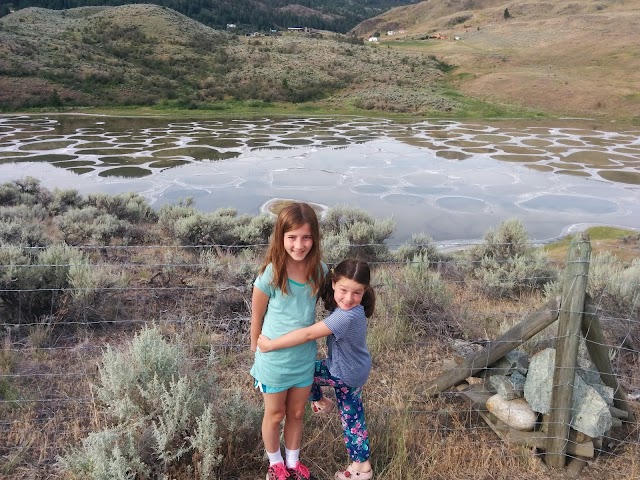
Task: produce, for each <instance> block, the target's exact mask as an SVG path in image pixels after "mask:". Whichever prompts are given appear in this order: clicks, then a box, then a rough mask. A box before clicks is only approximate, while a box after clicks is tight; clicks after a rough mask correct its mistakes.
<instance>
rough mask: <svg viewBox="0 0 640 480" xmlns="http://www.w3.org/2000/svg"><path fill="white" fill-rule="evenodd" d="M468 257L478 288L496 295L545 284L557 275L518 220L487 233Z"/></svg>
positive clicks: (511, 220)
mask: <svg viewBox="0 0 640 480" xmlns="http://www.w3.org/2000/svg"><path fill="white" fill-rule="evenodd" d="M467 258H468V259H469V262H470V267H469V270H470V273H471V275H472V276H473V277H474V278H476V279H478V280H479V288H481V289H483V290H484V291H485V293H487V294H489V295H492V296H495V297H504V296H513V295H517V294H520V293H522V292H523V291H529V290H532V289H543V288H544V285H545V284H546V283H548V282H552V281H554V280H555V279H556V278H557V270H556V269H555V268H553V267H552V266H551V265H550V262H549V261H548V259H547V258H546V256H545V254H544V253H543V252H542V251H541V250H538V249H535V248H533V246H532V245H531V242H530V241H529V236H528V234H527V231H526V230H525V228H524V226H523V225H522V223H521V222H520V220H519V219H510V220H507V221H505V222H503V223H502V224H501V225H500V226H499V227H498V229H496V230H494V229H490V230H488V231H487V233H485V235H484V243H482V244H480V245H477V246H475V247H473V248H471V249H470V250H469V251H468V254H467Z"/></svg>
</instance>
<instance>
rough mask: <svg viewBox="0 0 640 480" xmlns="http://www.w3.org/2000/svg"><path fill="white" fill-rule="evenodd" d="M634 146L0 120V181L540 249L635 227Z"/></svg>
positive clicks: (563, 139)
mask: <svg viewBox="0 0 640 480" xmlns="http://www.w3.org/2000/svg"><path fill="white" fill-rule="evenodd" d="M639 137H640V131H637V130H628V129H618V130H616V129H612V128H611V126H607V127H606V128H605V127H603V126H601V125H597V124H594V122H589V121H580V120H565V121H554V122H547V123H545V124H543V123H541V122H534V121H530V122H528V123H527V122H524V121H521V122H513V121H512V122H509V123H506V122H501V123H490V122H487V123H483V124H479V123H464V122H457V121H422V122H415V123H397V122H394V121H391V120H371V119H365V118H352V119H343V118H339V119H338V118H284V119H282V118H277V119H269V118H261V119H228V120H225V119H213V120H194V121H188V120H182V121H175V122H174V121H170V120H167V119H163V118H140V117H137V118H126V117H102V116H101V117H96V116H60V115H58V116H56V115H47V116H4V117H0V179H2V181H7V180H14V179H17V178H20V177H23V176H25V175H31V176H34V177H37V178H40V179H41V180H42V181H43V184H44V185H45V186H47V187H48V188H51V189H53V188H75V189H77V190H79V191H80V192H81V193H89V192H95V191H100V192H107V193H120V192H126V191H135V192H139V193H141V194H142V195H144V196H146V197H147V198H148V199H149V200H150V202H152V203H153V204H154V205H156V206H159V205H162V204H164V203H175V202H177V201H179V200H181V199H184V198H186V197H192V198H193V199H194V200H195V202H196V205H197V206H198V207H199V208H201V209H203V210H213V209H215V208H219V207H223V206H224V207H226V206H231V207H235V208H236V209H238V211H240V212H247V213H253V214H256V213H258V212H259V209H260V207H261V205H263V204H264V203H265V202H267V201H268V200H270V199H272V198H274V197H282V198H296V199H301V200H306V201H310V202H317V203H322V204H326V205H330V206H331V205H336V204H347V205H352V206H356V207H360V208H364V209H365V210H367V211H369V212H370V213H371V214H372V215H374V216H376V217H378V218H386V217H389V216H393V217H394V219H395V221H396V224H397V235H396V237H395V240H397V241H398V242H402V241H404V240H405V239H406V238H407V237H408V236H409V235H410V234H411V233H418V232H425V233H428V234H430V235H431V236H433V237H434V239H435V240H437V241H462V240H473V239H478V238H480V237H481V236H482V234H483V233H484V232H485V231H486V230H487V229H488V228H490V227H495V226H497V225H498V224H499V223H500V222H502V221H504V220H506V219H508V218H512V217H518V218H520V219H521V220H522V221H523V223H524V224H525V226H526V227H527V229H528V230H529V233H530V236H531V237H532V238H534V239H536V240H545V239H549V238H553V237H556V236H558V235H560V234H561V233H562V231H563V230H564V229H566V228H567V227H569V226H570V225H573V224H582V223H602V224H614V225H620V226H626V227H632V228H640V207H639V205H640V138H639Z"/></svg>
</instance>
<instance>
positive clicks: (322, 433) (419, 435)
mask: <svg viewBox="0 0 640 480" xmlns="http://www.w3.org/2000/svg"><path fill="white" fill-rule="evenodd" d="M147 262H151V259H150V258H147ZM157 262H158V263H161V260H160V259H157ZM174 278H177V277H174ZM196 283H198V282H196ZM449 288H450V290H451V295H452V297H453V298H454V302H453V305H454V306H453V307H452V311H451V312H450V313H451V316H450V318H452V319H456V320H455V321H456V322H457V323H458V325H457V328H460V329H461V330H462V331H464V332H465V334H466V335H467V337H468V338H470V339H476V338H495V337H496V336H497V335H499V334H500V333H501V332H503V331H504V330H505V329H506V328H509V327H511V326H512V325H514V324H515V323H517V322H519V321H520V320H522V319H523V318H524V317H525V316H526V314H527V313H529V312H531V311H532V310H534V309H535V308H537V307H539V306H540V304H541V303H543V299H542V298H541V297H540V296H539V295H534V294H532V295H528V296H525V297H522V298H521V299H519V300H518V301H513V300H509V301H506V300H505V301H497V300H495V299H487V298H485V297H483V296H482V295H480V294H479V293H478V292H477V291H476V290H474V289H472V288H468V287H467V286H465V285H463V284H461V283H460V284H456V283H452V284H450V286H449ZM205 293H206V292H205V291H204V290H198V289H196V290H195V291H194V292H190V293H186V292H182V293H173V294H165V295H164V296H163V297H162V298H161V299H159V300H158V299H156V300H153V301H151V298H152V297H154V296H157V295H158V292H153V291H152V290H151V289H150V290H149V291H144V290H142V291H139V292H138V293H137V294H136V295H137V296H138V299H137V300H136V301H135V302H134V303H133V304H132V305H133V307H135V309H134V310H131V312H130V314H131V318H143V317H144V316H145V315H147V314H148V313H149V312H151V313H152V314H153V315H157V316H158V317H157V318H158V321H156V323H157V324H158V325H159V326H160V327H161V328H162V329H163V331H164V333H165V334H166V335H167V336H173V335H175V334H177V333H180V334H182V335H184V336H185V337H186V338H187V340H188V343H189V344H190V345H191V348H192V355H194V356H199V355H202V354H203V353H204V352H206V351H207V350H208V348H209V347H211V348H213V349H214V350H215V351H216V353H217V355H218V359H219V362H218V367H217V369H216V372H215V375H216V376H217V379H218V383H219V385H220V386H221V387H222V398H225V397H228V396H230V395H232V394H233V393H234V392H236V391H240V392H242V395H243V397H244V399H245V401H246V402H248V403H249V404H251V405H253V407H254V408H255V409H259V408H260V407H261V398H260V396H259V395H258V394H257V393H256V392H255V391H253V390H252V389H251V387H250V383H251V382H250V378H249V375H248V370H249V367H250V365H251V362H252V356H251V354H250V352H249V351H248V348H247V345H246V341H245V339H246V332H247V328H248V320H247V319H245V321H246V322H245V324H243V325H241V328H240V330H233V329H228V328H227V329H226V330H225V328H221V326H220V325H215V324H214V323H213V322H211V317H210V315H209V314H211V313H212V312H213V311H217V310H218V307H214V303H215V302H211V301H207V295H205ZM380 293H381V295H380V298H381V299H384V292H380ZM142 297H147V298H146V300H143V298H142ZM218 301H222V300H221V299H220V300H218ZM162 305H164V309H165V310H164V312H165V313H164V315H163V314H162V312H163V307H162ZM133 307H130V308H133ZM166 309H170V310H171V312H168V311H167V310H166ZM378 311H379V312H381V314H380V315H376V316H374V317H373V319H372V321H371V328H370V339H369V343H370V344H371V345H372V352H373V353H374V367H373V371H372V374H371V377H370V380H369V382H368V384H367V386H366V388H365V403H366V407H367V421H368V424H369V429H370V432H371V444H372V462H373V464H374V468H375V470H376V472H377V478H379V479H380V480H397V479H400V478H433V479H454V478H455V479H460V478H462V479H505V480H506V479H512V478H514V477H517V478H522V479H530V480H541V479H547V478H563V477H562V474H561V473H554V472H551V471H549V470H547V468H546V467H545V466H544V463H543V462H542V459H541V455H540V452H535V451H531V450H530V449H526V448H523V447H514V446H509V445H506V444H504V443H503V442H502V441H501V440H500V439H498V437H496V435H495V434H494V433H493V431H492V430H490V429H489V428H488V427H487V425H486V424H485V423H484V422H483V420H482V419H481V418H480V417H478V415H477V414H476V413H475V412H473V411H472V410H470V408H469V406H468V405H467V403H466V402H465V401H463V400H462V399H460V398H459V397H457V396H455V395H454V394H453V393H445V394H444V395H441V396H440V397H437V398H430V397H426V396H424V395H423V394H421V385H423V384H424V383H425V382H427V381H429V380H432V379H434V378H436V377H437V376H438V375H439V374H440V373H441V372H442V369H443V366H442V365H443V361H444V359H446V358H450V357H452V356H453V355H454V352H453V351H452V350H451V347H450V345H449V343H448V338H446V337H444V336H441V335H437V334H435V333H436V332H433V331H429V330H426V331H425V327H424V325H420V324H417V323H414V324H408V323H407V322H406V319H402V318H400V317H398V316H394V315H393V313H392V312H391V311H390V310H388V309H385V308H384V306H381V308H379V309H378ZM383 312H384V313H383ZM139 326H140V324H137V325H136V324H120V325H111V326H108V325H107V326H104V327H103V328H92V329H84V328H78V329H75V330H73V329H71V328H70V327H66V328H57V329H54V330H51V331H49V332H48V336H46V338H44V339H43V338H41V337H42V332H39V333H38V334H37V336H38V338H39V339H38V340H37V343H38V344H39V347H38V348H23V347H22V346H21V345H24V344H25V342H28V339H21V340H20V341H18V339H14V340H13V342H11V341H9V340H7V339H8V337H5V347H4V349H3V351H2V373H10V374H12V375H16V377H11V380H10V381H11V383H12V385H13V386H14V387H15V388H16V389H17V391H19V392H20V401H19V402H14V403H11V402H3V403H2V404H1V406H0V408H1V409H2V417H3V422H4V423H3V425H4V426H3V430H2V434H1V438H2V441H0V445H1V446H0V456H1V457H2V459H3V461H2V467H1V468H2V470H0V473H1V474H2V475H3V478H11V479H27V478H61V477H59V476H60V472H58V471H57V470H56V469H55V459H56V456H58V455H62V454H64V453H65V451H66V450H67V449H68V448H69V447H70V446H72V445H78V444H79V443H80V442H81V440H82V439H83V438H84V437H86V435H87V433H88V432H90V431H96V430H99V429H101V428H104V427H105V426H106V425H107V423H108V419H107V418H106V417H105V416H104V414H103V411H102V410H101V408H100V406H99V405H98V404H97V403H96V401H95V398H94V396H93V389H92V385H93V384H95V382H97V381H98V376H97V366H98V365H99V363H100V359H101V354H102V349H103V348H104V347H105V346H106V345H107V344H110V345H112V346H115V347H118V346H122V345H124V344H126V343H127V342H128V341H129V340H130V339H131V337H132V335H133V332H134V331H136V330H137V329H138V328H139ZM198 352H200V353H198ZM634 362H635V363H634ZM616 368H617V369H619V370H620V372H621V374H623V375H625V377H626V378H631V379H633V381H635V382H636V383H639V382H640V368H639V367H638V362H637V358H636V359H635V360H634V359H633V358H628V359H627V360H626V361H625V363H618V364H617V366H616ZM27 399H32V401H28V400H27ZM634 405H635V408H636V411H638V408H637V404H634ZM638 413H639V414H640V412H638ZM219 414H220V415H224V412H219ZM611 444H612V445H610V446H608V447H606V449H605V451H603V452H602V453H600V454H599V455H598V456H597V457H596V458H595V459H593V460H590V461H589V465H588V466H587V467H586V468H585V470H584V471H583V474H582V477H581V478H592V479H601V478H603V475H604V478H613V477H616V478H620V479H631V478H637V475H638V472H639V469H640V462H638V460H637V458H639V454H640V441H639V433H638V425H637V424H636V423H633V424H630V425H629V426H626V427H624V428H622V429H616V430H614V431H613V433H612V439H611ZM225 445H226V452H225V459H224V462H223V474H222V476H221V478H225V479H231V478H237V479H254V478H256V475H258V474H260V475H261V473H260V472H263V471H264V468H265V461H264V459H263V451H262V446H261V440H260V436H259V424H257V422H256V425H254V428H253V430H250V431H248V432H246V435H245V438H234V439H232V438H226V441H225ZM302 455H303V459H304V461H305V462H307V463H308V464H309V466H310V467H311V470H312V471H313V472H314V473H315V475H316V476H317V478H318V479H320V480H321V479H328V478H332V476H333V472H334V471H336V470H337V469H338V468H340V467H343V466H344V465H345V464H346V462H347V458H346V453H345V449H344V446H343V443H342V435H341V426H340V422H339V419H338V417H337V416H332V417H328V418H327V417H323V416H316V415H312V414H311V413H309V414H308V416H307V418H306V420H305V436H304V444H303V449H302ZM173 478H176V479H185V480H186V478H187V477H186V476H180V474H176V475H174V477H173Z"/></svg>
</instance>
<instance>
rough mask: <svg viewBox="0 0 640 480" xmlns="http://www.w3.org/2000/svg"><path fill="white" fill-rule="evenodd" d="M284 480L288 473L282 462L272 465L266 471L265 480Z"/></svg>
mask: <svg viewBox="0 0 640 480" xmlns="http://www.w3.org/2000/svg"><path fill="white" fill-rule="evenodd" d="M285 478H289V471H288V470H287V467H285V466H284V463H282V462H279V463H274V464H273V465H271V466H270V467H269V469H268V470H267V477H266V480H284V479H285Z"/></svg>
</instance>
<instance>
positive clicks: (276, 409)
mask: <svg viewBox="0 0 640 480" xmlns="http://www.w3.org/2000/svg"><path fill="white" fill-rule="evenodd" d="M262 397H263V398H264V416H263V417H262V441H263V442H264V448H265V449H266V450H267V453H273V452H277V451H280V422H282V419H283V418H284V416H285V414H286V412H287V410H286V400H287V391H286V390H285V391H284V392H278V393H263V394H262Z"/></svg>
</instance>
